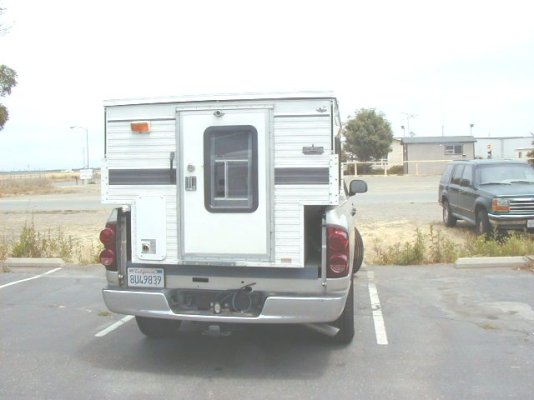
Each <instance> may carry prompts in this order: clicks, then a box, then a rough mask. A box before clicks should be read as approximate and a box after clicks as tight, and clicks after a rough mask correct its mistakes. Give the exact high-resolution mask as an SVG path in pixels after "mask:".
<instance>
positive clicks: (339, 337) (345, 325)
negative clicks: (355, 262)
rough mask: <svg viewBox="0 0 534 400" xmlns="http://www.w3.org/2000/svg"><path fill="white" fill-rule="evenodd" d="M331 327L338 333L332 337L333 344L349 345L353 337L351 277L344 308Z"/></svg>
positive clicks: (352, 288) (352, 289) (352, 286)
mask: <svg viewBox="0 0 534 400" xmlns="http://www.w3.org/2000/svg"><path fill="white" fill-rule="evenodd" d="M333 325H334V326H335V327H336V328H339V331H338V333H337V334H336V335H335V336H334V337H332V340H333V341H334V342H335V343H339V344H349V343H350V342H352V338H353V337H354V284H353V279H352V277H351V280H350V288H349V294H348V296H347V302H346V303H345V308H344V309H343V312H342V313H341V316H340V317H339V318H338V319H337V320H336V321H335V322H334V324H333Z"/></svg>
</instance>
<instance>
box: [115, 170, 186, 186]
mask: <svg viewBox="0 0 534 400" xmlns="http://www.w3.org/2000/svg"><path fill="white" fill-rule="evenodd" d="M175 174H176V170H170V169H169V168H165V169H110V170H109V184H110V185H175V184H176V175H175Z"/></svg>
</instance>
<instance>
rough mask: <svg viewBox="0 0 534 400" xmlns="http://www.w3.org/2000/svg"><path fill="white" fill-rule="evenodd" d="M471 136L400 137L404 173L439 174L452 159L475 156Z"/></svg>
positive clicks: (473, 140) (473, 139) (473, 141)
mask: <svg viewBox="0 0 534 400" xmlns="http://www.w3.org/2000/svg"><path fill="white" fill-rule="evenodd" d="M475 142H476V139H475V138H474V137H473V136H428V137H410V138H402V140H401V144H402V146H403V160H404V173H405V174H417V175H439V174H441V173H442V172H443V169H444V168H445V166H446V165H447V164H448V163H449V162H450V161H452V160H461V159H468V160H469V159H473V158H475Z"/></svg>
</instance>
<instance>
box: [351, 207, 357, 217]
mask: <svg viewBox="0 0 534 400" xmlns="http://www.w3.org/2000/svg"><path fill="white" fill-rule="evenodd" d="M350 215H352V216H353V217H354V216H355V215H356V209H355V208H353V209H352V210H351V211H350Z"/></svg>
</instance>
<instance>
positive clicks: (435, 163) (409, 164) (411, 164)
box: [342, 158, 534, 176]
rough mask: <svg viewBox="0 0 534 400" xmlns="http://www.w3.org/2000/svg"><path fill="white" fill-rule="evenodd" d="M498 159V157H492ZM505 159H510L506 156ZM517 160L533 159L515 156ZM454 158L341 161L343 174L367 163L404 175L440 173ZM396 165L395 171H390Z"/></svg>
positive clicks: (378, 170) (355, 171)
mask: <svg viewBox="0 0 534 400" xmlns="http://www.w3.org/2000/svg"><path fill="white" fill-rule="evenodd" d="M494 160H498V159H494ZM507 160H510V158H508V159H507ZM515 160H517V161H528V160H534V159H527V158H516V159H515ZM453 161H456V160H419V161H404V162H402V163H398V162H396V163H389V162H388V161H387V160H379V161H346V162H344V163H342V165H343V171H344V173H345V175H358V165H369V166H370V173H371V174H373V175H386V176H387V175H398V174H399V171H400V170H402V174H405V175H441V173H442V172H443V170H444V169H445V167H446V166H447V164H449V163H451V162H453ZM394 167H396V168H395V169H396V171H394V172H391V171H392V168H394Z"/></svg>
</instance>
